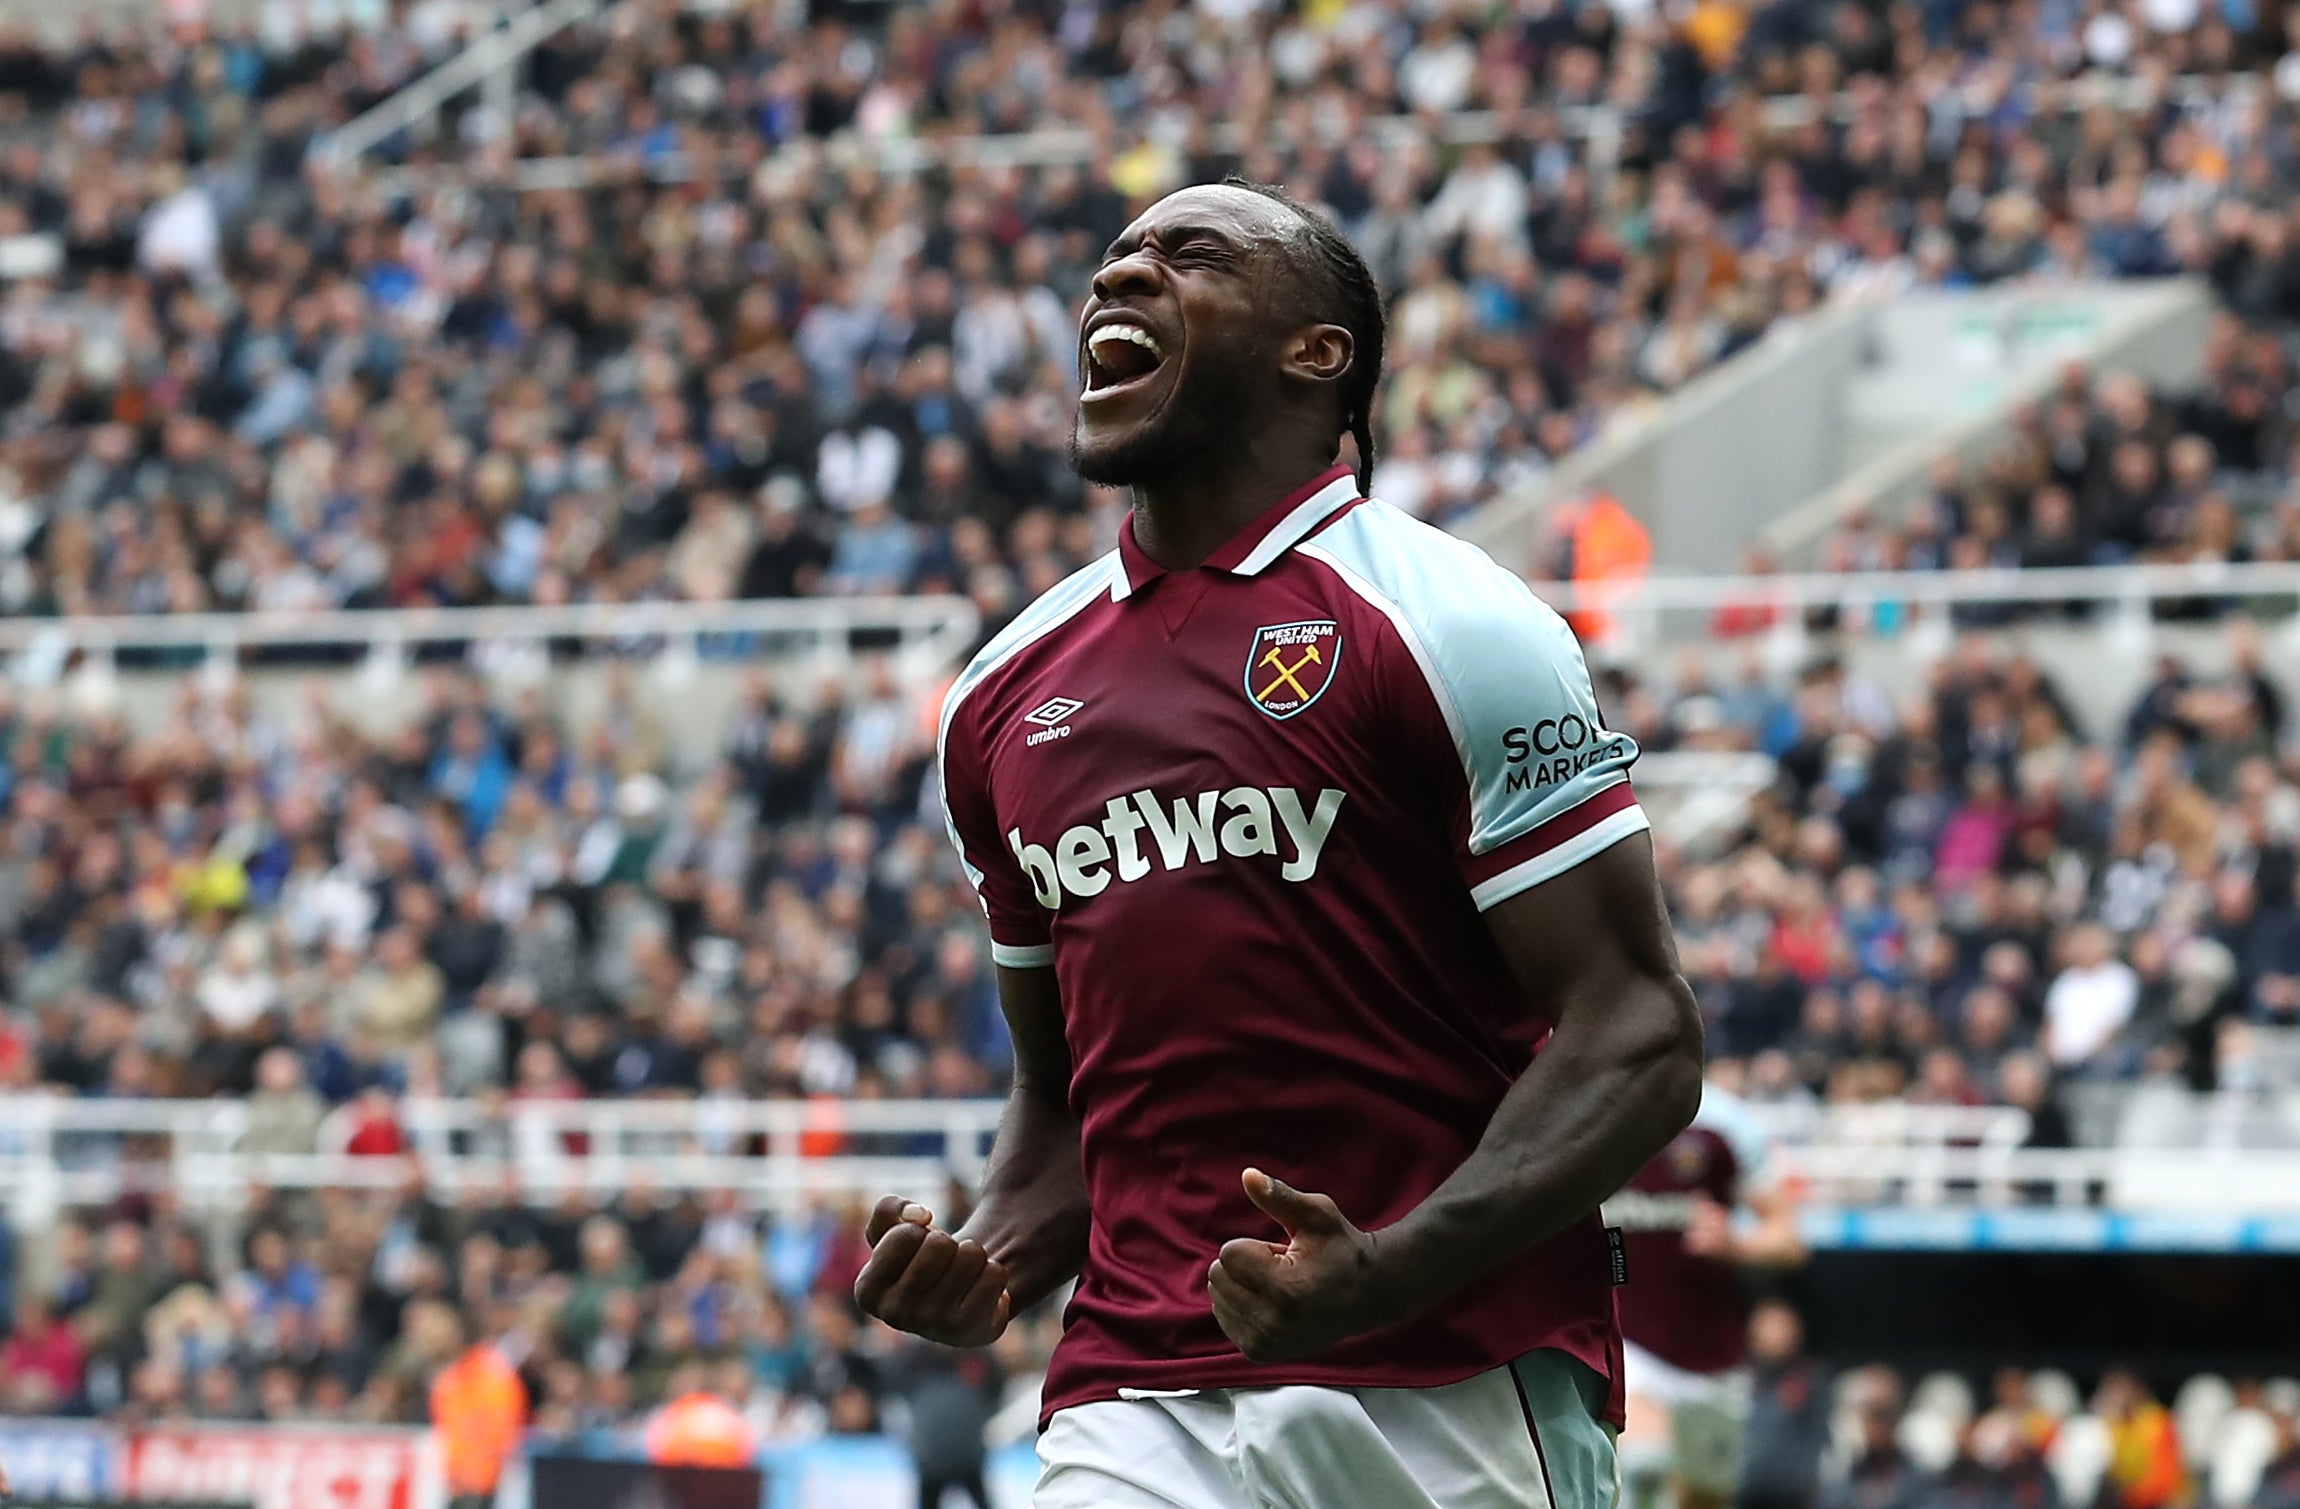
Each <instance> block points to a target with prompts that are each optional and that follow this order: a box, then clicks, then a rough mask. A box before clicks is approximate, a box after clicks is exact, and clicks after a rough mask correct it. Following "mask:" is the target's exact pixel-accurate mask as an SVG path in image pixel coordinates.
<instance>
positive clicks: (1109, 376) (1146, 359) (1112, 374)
mask: <svg viewBox="0 0 2300 1509" xmlns="http://www.w3.org/2000/svg"><path fill="white" fill-rule="evenodd" d="M1165 360H1166V351H1165V348H1164V347H1162V346H1160V345H1159V344H1158V338H1157V337H1156V336H1154V335H1152V334H1151V333H1150V332H1149V331H1147V330H1145V329H1143V328H1142V327H1141V326H1140V325H1135V324H1130V323H1128V322H1126V321H1123V320H1114V321H1112V322H1111V323H1109V324H1107V325H1102V326H1099V327H1097V328H1096V329H1095V330H1094V332H1093V333H1092V334H1090V335H1088V336H1087V337H1086V389H1085V391H1084V392H1083V393H1081V394H1080V395H1079V398H1080V401H1081V402H1086V403H1094V402H1098V401H1099V400H1102V399H1105V398H1110V397H1113V396H1115V395H1117V394H1119V393H1122V392H1124V391H1126V390H1127V389H1129V388H1132V387H1135V386H1136V385H1138V384H1140V383H1143V382H1146V381H1148V380H1149V379H1150V377H1151V376H1152V375H1153V374H1155V373H1156V372H1157V370H1158V368H1159V367H1160V366H1161V365H1163V364H1164V362H1165Z"/></svg>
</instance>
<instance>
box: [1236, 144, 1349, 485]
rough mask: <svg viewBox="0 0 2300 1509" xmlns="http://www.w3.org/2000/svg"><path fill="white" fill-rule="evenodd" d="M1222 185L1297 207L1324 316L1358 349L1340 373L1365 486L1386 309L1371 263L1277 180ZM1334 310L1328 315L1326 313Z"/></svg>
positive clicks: (1301, 244) (1345, 421) (1300, 243)
mask: <svg viewBox="0 0 2300 1509" xmlns="http://www.w3.org/2000/svg"><path fill="white" fill-rule="evenodd" d="M1222 182H1223V183H1224V185H1226V186H1227V187H1230V188H1234V189H1244V190H1246V191H1247V192H1248V193H1251V194H1259V195H1261V196H1262V197H1263V198H1265V199H1269V200H1274V201H1275V202H1277V203H1279V204H1282V205H1284V206H1285V207H1286V208H1287V209H1289V210H1292V211H1293V212H1294V220H1295V222H1296V223H1297V225H1299V227H1300V230H1299V233H1298V234H1297V236H1296V238H1295V239H1296V243H1297V249H1298V250H1299V251H1301V252H1302V253H1303V254H1304V255H1303V261H1304V262H1305V263H1306V264H1307V266H1308V267H1309V268H1310V269H1312V270H1314V273H1315V275H1316V277H1317V278H1318V279H1319V280H1320V282H1322V283H1323V284H1324V286H1323V287H1322V288H1318V289H1316V290H1315V297H1316V299H1317V302H1318V303H1319V305H1320V312H1321V315H1322V316H1326V317H1330V318H1331V319H1332V320H1333V323H1335V324H1337V325H1339V326H1341V327H1342V328H1343V329H1345V330H1347V331H1349V333H1350V343H1351V346H1352V348H1353V351H1354V355H1352V357H1351V359H1350V366H1349V370H1348V371H1346V372H1344V373H1343V374H1342V376H1341V378H1340V389H1341V402H1342V428H1344V429H1345V430H1347V431H1349V433H1350V438H1352V439H1353V440H1355V441H1356V442H1357V445H1358V490H1359V491H1360V492H1364V491H1367V490H1368V489H1369V488H1371V487H1372V486H1373V478H1374V388H1375V385H1376V384H1378V383H1380V382H1381V380H1382V336H1383V333H1384V331H1385V329H1386V328H1387V323H1386V321H1385V319H1384V317H1383V314H1382V290H1381V286H1380V285H1379V284H1377V283H1376V282H1375V281H1374V274H1373V269H1371V268H1369V267H1367V266H1366V259H1365V258H1363V257H1361V256H1359V255H1358V249H1357V248H1356V247H1355V246H1352V245H1351V244H1350V238H1349V237H1347V236H1345V235H1343V234H1342V231H1341V228H1340V227H1339V226H1337V225H1335V224H1334V222H1333V221H1332V220H1330V219H1328V218H1327V217H1326V216H1325V215H1324V214H1323V213H1322V212H1320V211H1318V210H1315V209H1312V208H1311V207H1310V206H1309V205H1306V204H1304V203H1302V201H1300V200H1299V199H1296V198H1295V197H1294V196H1293V195H1291V194H1289V193H1287V192H1286V190H1285V189H1284V188H1283V187H1282V186H1280V185H1278V184H1274V183H1257V182H1255V181H1254V180H1253V179H1251V178H1244V177H1240V176H1238V175H1236V174H1232V175H1231V176H1230V177H1228V178H1225V179H1224V180H1222ZM1327 311H1331V313H1330V316H1327V315H1326V312H1327Z"/></svg>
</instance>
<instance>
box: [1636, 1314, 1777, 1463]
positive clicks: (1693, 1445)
mask: <svg viewBox="0 0 2300 1509" xmlns="http://www.w3.org/2000/svg"><path fill="white" fill-rule="evenodd" d="M1621 1353H1622V1357H1621V1391H1622V1392H1623V1393H1624V1394H1627V1395H1628V1396H1629V1397H1630V1398H1632V1399H1650V1400H1652V1401H1653V1402H1654V1403H1655V1404H1658V1405H1660V1406H1661V1407H1662V1408H1663V1409H1664V1410H1666V1411H1667V1412H1668V1415H1669V1441H1668V1443H1667V1444H1666V1446H1664V1445H1663V1443H1661V1442H1657V1441H1651V1442H1649V1441H1645V1440H1643V1439H1640V1440H1638V1441H1637V1442H1635V1443H1634V1446H1633V1452H1634V1454H1636V1455H1638V1456H1640V1457H1641V1458H1644V1459H1647V1460H1650V1461H1652V1462H1653V1463H1654V1464H1655V1466H1654V1468H1653V1470H1655V1471H1658V1470H1659V1464H1660V1463H1661V1462H1662V1461H1663V1460H1666V1462H1667V1464H1668V1468H1669V1470H1670V1471H1671V1472H1672V1473H1674V1474H1675V1475H1676V1476H1677V1477H1678V1478H1680V1479H1681V1480H1683V1481H1684V1482H1685V1483H1686V1484H1687V1485H1688V1486H1690V1487H1693V1488H1699V1489H1705V1490H1708V1491H1710V1492H1713V1493H1731V1492H1732V1491H1733V1489H1734V1488H1735V1487H1736V1486H1737V1485H1738V1484H1739V1482H1740V1478H1741V1434H1742V1431H1743V1429H1744V1428H1745V1427H1746V1426H1747V1425H1748V1422H1749V1402H1750V1382H1749V1370H1748V1369H1747V1368H1728V1369H1726V1370H1725V1371H1724V1372H1722V1373H1696V1372H1692V1371H1690V1370H1688V1369H1686V1368H1681V1367H1679V1366H1677V1365H1676V1364H1675V1363H1673V1362H1664V1361H1662V1360H1661V1359H1660V1358H1659V1357H1656V1356H1654V1355H1653V1354H1652V1353H1651V1352H1648V1351H1647V1350H1645V1348H1643V1347H1641V1346H1639V1345H1638V1344H1637V1343H1636V1342H1634V1341H1629V1342H1624V1343H1622V1347H1621Z"/></svg>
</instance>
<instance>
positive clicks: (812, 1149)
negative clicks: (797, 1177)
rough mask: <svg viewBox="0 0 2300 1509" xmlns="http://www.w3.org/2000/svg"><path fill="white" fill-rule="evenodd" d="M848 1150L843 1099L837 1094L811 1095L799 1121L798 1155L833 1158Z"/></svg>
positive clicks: (845, 1112)
mask: <svg viewBox="0 0 2300 1509" xmlns="http://www.w3.org/2000/svg"><path fill="white" fill-rule="evenodd" d="M846 1150H847V1111H846V1102H845V1101H843V1100H841V1099H840V1098H839V1097H838V1096H836V1095H810V1096H808V1097H807V1108H806V1111H805V1113H804V1114H803V1116H802V1117H801V1119H800V1123H799V1156H800V1157H801V1158H836V1157H838V1156H839V1155H840V1154H841V1153H843V1152H845V1151H846Z"/></svg>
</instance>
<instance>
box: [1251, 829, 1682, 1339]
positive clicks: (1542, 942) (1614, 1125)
mask: <svg viewBox="0 0 2300 1509" xmlns="http://www.w3.org/2000/svg"><path fill="white" fill-rule="evenodd" d="M1485 916H1486V920H1487V923H1488V924H1489V925H1490V926H1491V928H1492V930H1493V936H1494V940H1495V941H1496V942H1497V943H1498V944H1499V945H1500V947H1501V951H1502V954H1503V957H1504V958H1505V959H1507V961H1508V963H1509V966H1510V970H1511V972H1512V974H1513V975H1515V977H1516V979H1517V981H1518V984H1519V986H1520V987H1521V988H1522V989H1523V991H1524V992H1525V996H1526V998H1527V1000H1528V1002H1529V1003H1532V1004H1533V1005H1534V1006H1536V1007H1538V1009H1539V1010H1540V1012H1541V1014H1542V1015H1544V1016H1546V1017H1548V1018H1549V1020H1550V1021H1551V1022H1552V1023H1554V1031H1553V1032H1552V1033H1551V1035H1550V1038H1549V1041H1548V1043H1547V1044H1546V1046H1544V1047H1543V1049H1542V1050H1541V1052H1540V1054H1539V1055H1538V1056H1536V1058H1535V1059H1534V1062H1533V1064H1532V1066H1531V1067H1530V1068H1528V1069H1527V1070H1526V1072H1525V1073H1524V1074H1523V1075H1521V1076H1520V1077H1519V1078H1518V1081H1517V1083H1516V1084H1515V1085H1514V1086H1512V1087H1511V1089H1510V1091H1509V1093H1508V1094H1507V1095H1505V1096H1504V1097H1503V1098H1502V1102H1501V1105H1500V1106H1499V1108H1498V1109H1496V1111H1495V1112H1494V1115H1493V1118H1492V1120H1491V1121H1490V1122H1488V1124H1487V1126H1486V1130H1485V1136H1484V1138H1483V1139H1482V1140H1481V1141H1480V1142H1479V1143H1478V1145H1477V1148H1476V1149H1475V1151H1473V1152H1472V1153H1471V1154H1470V1156H1469V1158H1468V1159H1467V1160H1466V1161H1464V1162H1463V1163H1462V1165H1461V1167H1460V1168H1458V1169H1456V1170H1455V1171H1454V1173H1453V1175H1452V1177H1451V1178H1449V1179H1447V1180H1446V1181H1445V1182H1444V1183H1443V1184H1441V1185H1439V1186H1438V1188H1437V1189H1436V1190H1435V1191H1433V1192H1432V1193H1431V1194H1430V1196H1429V1198H1428V1199H1426V1200H1424V1201H1423V1202H1422V1203H1421V1204H1420V1205H1419V1206H1417V1207H1416V1208H1415V1209H1414V1210H1413V1211H1411V1212H1410V1213H1408V1214H1407V1215H1406V1216H1405V1217H1404V1218H1403V1219H1402V1220H1400V1221H1398V1222H1396V1223H1395V1224H1393V1225H1390V1226H1387V1227H1384V1228H1382V1229H1381V1230H1379V1231H1362V1230H1360V1229H1358V1228H1357V1227H1355V1226H1354V1225H1352V1224H1351V1223H1350V1222H1349V1221H1348V1219H1347V1218H1346V1217H1345V1216H1344V1215H1343V1213H1342V1212H1341V1210H1340V1209H1339V1208H1338V1207H1336V1206H1335V1204H1334V1202H1333V1201H1332V1200H1330V1199H1328V1198H1326V1197H1325V1196H1324V1195H1317V1194H1304V1193H1301V1192H1299V1191H1296V1190H1293V1189H1290V1188H1288V1187H1287V1186H1286V1185H1284V1184H1283V1183H1280V1182H1279V1181H1277V1180H1275V1179H1272V1178H1270V1177H1269V1176H1267V1175H1265V1174H1263V1173H1261V1172H1260V1171H1259V1170H1253V1169H1249V1170H1247V1171H1246V1174H1245V1177H1244V1183H1245V1189H1246V1194H1247V1196H1248V1198H1250V1199H1252V1200H1253V1201H1254V1203H1255V1204H1256V1205H1258V1206H1260V1207H1261V1208H1262V1209H1263V1210H1264V1211H1265V1212H1267V1213H1268V1214H1269V1215H1270V1216H1272V1217H1273V1218H1274V1219H1276V1220H1277V1221H1278V1222H1279V1223H1280V1224H1281V1225H1283V1226H1284V1227H1285V1228H1286V1230H1287V1232H1288V1233H1289V1236H1290V1240H1289V1241H1287V1242H1285V1243H1275V1242H1265V1241H1257V1240H1253V1239H1249V1238H1241V1239H1239V1240H1236V1241H1232V1242H1229V1243H1227V1244H1225V1245H1224V1246H1223V1248H1222V1250H1221V1254H1220V1255H1219V1257H1217V1258H1216V1260H1215V1263H1214V1266H1213V1269H1212V1271H1211V1274H1210V1276H1209V1286H1210V1289H1211V1292H1212V1297H1213V1303H1214V1313H1215V1315H1216V1317H1217V1318H1218V1319H1219V1320H1220V1321H1221V1323H1222V1328H1223V1330H1224V1331H1225V1332H1226V1333H1228V1335H1229V1336H1230V1338H1231V1339H1232V1340H1233V1341H1235V1342H1237V1343H1238V1346H1239V1349H1240V1350H1241V1351H1243V1352H1244V1353H1245V1354H1246V1355H1247V1356H1248V1357H1250V1358H1252V1359H1254V1360H1255V1361H1257V1362H1273V1361H1280V1360H1283V1359H1286V1358H1292V1357H1302V1356H1308V1355H1311V1354H1313V1353H1316V1352H1320V1351H1323V1350H1324V1349H1326V1348H1327V1347H1329V1346H1332V1345H1333V1344H1334V1343H1336V1342H1338V1341H1342V1340H1344V1339H1346V1338H1348V1337H1350V1336H1355V1335H1359V1334H1361V1333H1363V1332H1366V1331H1371V1330H1378V1329H1380V1328H1381V1327H1384V1326H1388V1325H1392V1324H1394V1323H1396V1322H1398V1321H1401V1320H1404V1319H1406V1318H1407V1317H1409V1316H1411V1315H1412V1314H1414V1313H1415V1312H1416V1311H1418V1310H1421V1309H1422V1308H1424V1307H1425V1306H1428V1305H1430V1304H1433V1303H1435V1302H1436V1301H1438V1300H1439V1299H1442V1298H1443V1297H1444V1296H1446V1295H1447V1294H1450V1293H1452V1292H1453V1291H1454V1290H1456V1289H1458V1288H1460V1287H1461V1286H1462V1285H1464V1284H1466V1283H1468V1282H1469V1281H1470V1280H1472V1279H1474V1278H1477V1277H1478V1276H1480V1275H1481V1274H1484V1273H1485V1272H1487V1271H1488V1270H1490V1269H1492V1268H1494V1267H1496V1266H1498V1265H1499V1264H1501V1263H1504V1262H1506V1261H1508V1260H1509V1259H1510V1258H1512V1257H1515V1256H1517V1255H1518V1254H1519V1253H1522V1252H1524V1251H1525V1250H1526V1249H1527V1248H1529V1247H1531V1246H1533V1245H1534V1244H1535V1243H1537V1242H1540V1241H1542V1240H1543V1239H1544V1238H1547V1237H1549V1236H1552V1235H1554V1234H1555V1233H1557V1232H1559V1231H1561V1230H1563V1229H1564V1228H1565V1227H1566V1226H1568V1225H1570V1224H1572V1223H1573V1222H1574V1221H1577V1220H1579V1219H1580V1218H1581V1217H1583V1216H1585V1215H1587V1214H1588V1213H1589V1212H1590V1211H1592V1210H1594V1209H1596V1208H1597V1206H1598V1204H1599V1202H1600V1201H1602V1200H1604V1199H1605V1197H1606V1196H1608V1195H1610V1194H1612V1193H1613V1192H1614V1191H1615V1190H1617V1189H1619V1188H1620V1187H1621V1186H1622V1185H1623V1184H1625V1183H1627V1182H1628V1181H1629V1179H1630V1177H1631V1176H1632V1175H1634V1174H1635V1173H1636V1172H1637V1170H1638V1169H1639V1168H1641V1167H1643V1166H1644V1165H1645V1163H1646V1162H1647V1160H1649V1159H1651V1158H1652V1157H1653V1156H1654V1155H1655V1154H1656V1153H1658V1152H1660V1151H1661V1149H1662V1148H1664V1147H1666V1146H1667V1145H1668V1144H1669V1141H1670V1139H1671V1138H1673V1137H1675V1136H1676V1135H1677V1134H1678V1132H1680V1131H1682V1130H1683V1129H1684V1128H1685V1126H1686V1124H1687V1123H1689V1122H1690V1121H1691V1120H1692V1119H1693V1114H1694V1112H1695V1110H1696V1109H1698V1107H1699V1105H1700V1100H1701V1019H1700V1015H1699V1012H1698V1010H1697V1009H1696V1007H1695V1005H1694V1000H1693V992H1692V990H1691V988H1690V987H1689V986H1687V985H1686V983H1685V980H1684V978H1683V977H1682V976H1681V975H1680V974H1679V972H1678V967H1677V950H1676V944H1675V942H1674V940H1673V939H1672V938H1671V936H1670V932H1669V925H1668V918H1667V914H1666V912H1665V910H1664V908H1663V905H1662V900H1661V886H1660V882H1659V879H1658V878H1657V876H1656V874H1655V871H1654V864H1653V846H1652V842H1651V840H1650V838H1649V837H1648V836H1647V835H1646V834H1644V833H1632V834H1630V835H1629V836H1628V837H1626V838H1623V839H1621V840H1620V841H1618V842H1616V843H1614V844H1612V845H1611V846H1609V847H1608V848H1606V849H1604V850H1602V851H1601V852H1599V853H1597V854H1596V855H1593V856H1592V857H1590V858H1588V859H1586V860H1584V861H1582V862H1581V863H1579V864H1577V865H1575V866H1574V867H1573V868H1572V869H1570V870H1567V871H1566V872H1565V873H1563V874H1561V875H1558V876H1555V877H1554V878H1551V879H1549V880H1546V881H1543V882H1542V883H1541V884H1539V885H1536V886H1533V887H1532V888H1530V889H1527V890H1524V891H1520V892H1519V893H1517V894H1516V895H1514V896H1510V897H1508V898H1506V899H1504V900H1502V901H1500V902H1498V903H1496V904H1495V905H1493V906H1492V907H1491V908H1489V909H1488V910H1487V911H1486V913H1485Z"/></svg>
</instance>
